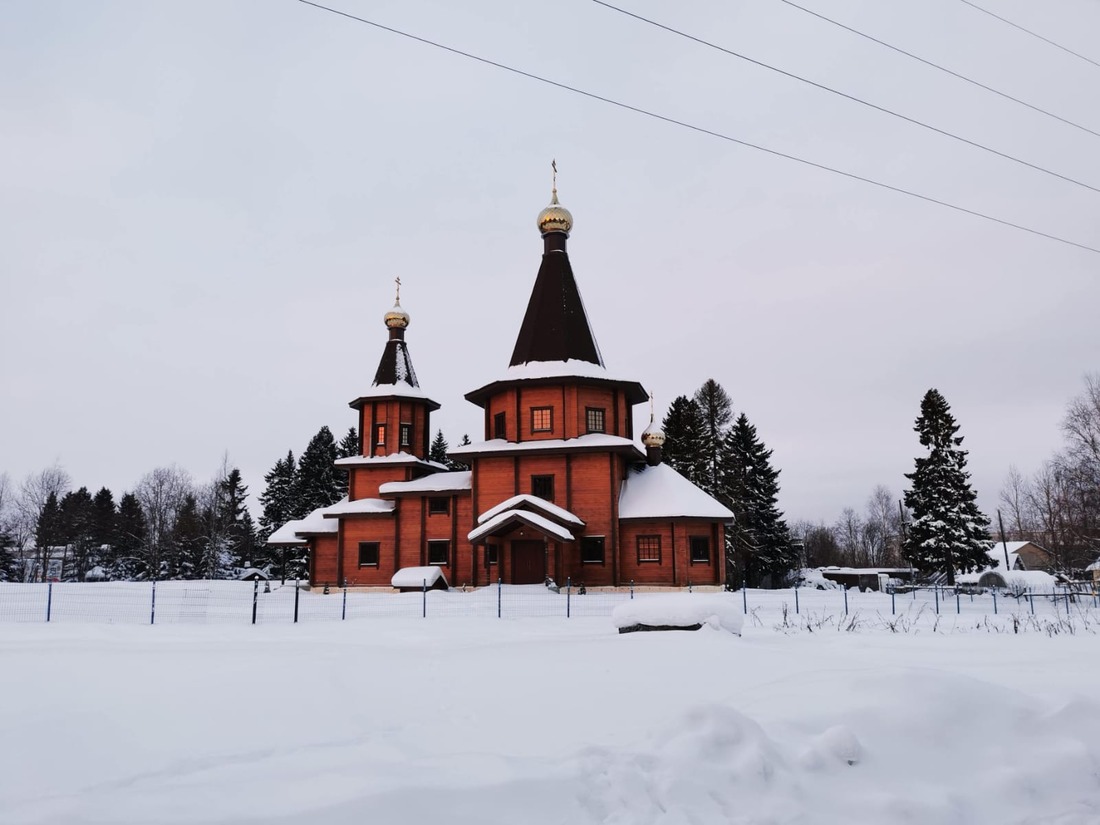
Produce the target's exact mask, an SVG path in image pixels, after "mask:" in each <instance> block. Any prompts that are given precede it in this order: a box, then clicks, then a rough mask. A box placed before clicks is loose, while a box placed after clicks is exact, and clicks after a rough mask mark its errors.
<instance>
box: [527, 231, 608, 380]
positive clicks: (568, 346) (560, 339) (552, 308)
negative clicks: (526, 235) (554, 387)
mask: <svg viewBox="0 0 1100 825" xmlns="http://www.w3.org/2000/svg"><path fill="white" fill-rule="evenodd" d="M545 241H546V251H545V252H544V253H543V256H542V265H541V266H540V267H539V274H538V276H537V277H536V278H535V287H534V289H532V290H531V300H530V301H529V302H528V304H527V313H526V314H525V315H524V316H523V324H522V325H521V326H520V328H519V336H518V337H517V338H516V347H515V349H514V350H512V360H511V361H510V362H509V364H510V366H516V365H517V364H526V363H529V362H531V361H587V362H589V363H591V364H600V365H601V366H602V365H603V358H602V357H601V356H600V348H599V347H598V346H597V345H596V338H595V336H593V335H592V327H591V326H590V325H589V323H588V315H587V313H585V311H584V303H583V302H582V301H581V293H580V290H578V289H577V282H576V280H575V279H574V278H573V268H572V267H571V266H570V265H569V255H568V254H567V253H566V251H565V234H564V233H560V232H555V233H552V234H550V235H547V236H546V238H545Z"/></svg>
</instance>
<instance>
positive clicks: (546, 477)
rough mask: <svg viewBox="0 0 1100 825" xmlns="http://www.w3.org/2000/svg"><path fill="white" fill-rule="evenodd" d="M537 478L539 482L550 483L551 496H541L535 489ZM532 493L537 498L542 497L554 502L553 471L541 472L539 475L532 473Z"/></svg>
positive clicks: (544, 499)
mask: <svg viewBox="0 0 1100 825" xmlns="http://www.w3.org/2000/svg"><path fill="white" fill-rule="evenodd" d="M535 479H538V483H541V484H549V485H550V495H549V496H540V495H539V494H538V493H537V492H536V491H535V486H536V481H535ZM531 495H533V496H535V497H536V498H541V499H542V500H543V501H550V502H552V501H553V500H554V474H553V473H539V474H537V475H532V476H531Z"/></svg>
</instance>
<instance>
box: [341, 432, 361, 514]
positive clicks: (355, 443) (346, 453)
mask: <svg viewBox="0 0 1100 825" xmlns="http://www.w3.org/2000/svg"><path fill="white" fill-rule="evenodd" d="M360 449H361V448H360V446H359V433H358V432H356V430H355V427H351V428H350V429H348V431H347V432H346V433H344V437H343V438H342V439H340V443H339V444H337V445H336V457H337V458H352V457H353V456H357V455H359V453H360ZM335 474H336V486H337V489H338V492H339V493H340V498H343V497H344V496H346V495H347V494H348V475H349V473H348V470H347V468H345V467H336V468H335Z"/></svg>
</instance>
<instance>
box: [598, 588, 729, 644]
mask: <svg viewBox="0 0 1100 825" xmlns="http://www.w3.org/2000/svg"><path fill="white" fill-rule="evenodd" d="M611 621H612V622H614V624H615V627H617V628H620V629H622V628H625V627H634V626H635V625H644V626H646V627H691V626H692V625H697V624H698V625H704V624H705V625H709V626H710V627H712V628H714V629H715V630H719V629H722V630H727V631H729V632H730V633H735V634H736V635H738V636H740V635H741V625H742V624H743V623H744V621H745V617H744V614H743V611H742V608H741V604H740V603H739V602H738V601H737V599H736V597H733V598H731V597H729V596H723V595H718V594H715V595H704V594H702V593H667V594H666V593H662V594H660V595H652V596H644V595H643V596H639V597H638V598H636V599H631V600H630V601H628V602H623V603H622V604H620V605H619V606H618V607H616V608H615V610H614V611H613V612H612V613H611Z"/></svg>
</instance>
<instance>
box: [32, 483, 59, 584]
mask: <svg viewBox="0 0 1100 825" xmlns="http://www.w3.org/2000/svg"><path fill="white" fill-rule="evenodd" d="M61 542H62V525H61V508H60V506H59V505H58V502H57V493H55V492H53V491H52V490H51V491H50V493H49V495H48V496H46V503H45V504H44V505H43V506H42V512H41V513H39V515H38V522H37V523H36V524H35V528H34V543H35V547H36V548H37V551H38V553H37V562H36V563H37V565H38V570H37V571H36V572H35V575H34V579H35V580H36V581H46V579H47V578H48V577H49V574H50V570H49V561H50V548H51V547H56V546H58V545H60V544H61Z"/></svg>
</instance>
